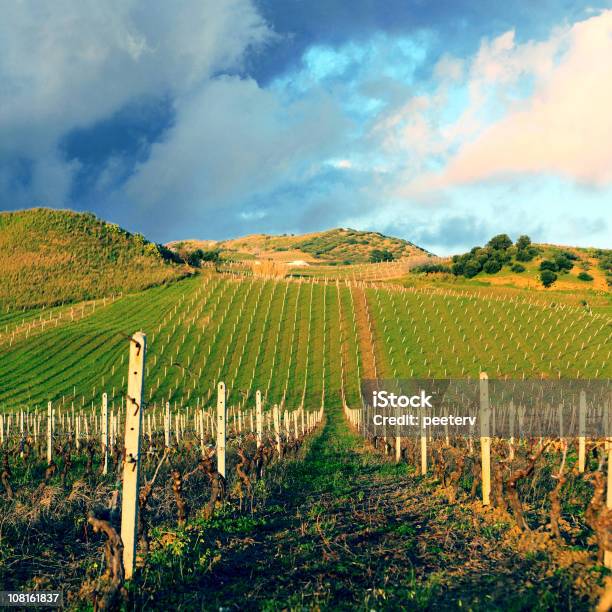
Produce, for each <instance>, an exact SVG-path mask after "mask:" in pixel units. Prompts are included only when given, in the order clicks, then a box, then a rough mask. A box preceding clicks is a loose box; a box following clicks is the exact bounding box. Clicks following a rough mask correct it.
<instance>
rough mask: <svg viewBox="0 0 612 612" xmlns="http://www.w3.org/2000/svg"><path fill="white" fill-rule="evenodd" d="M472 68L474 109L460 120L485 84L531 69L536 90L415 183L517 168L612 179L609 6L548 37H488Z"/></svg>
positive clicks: (602, 181)
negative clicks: (523, 41)
mask: <svg viewBox="0 0 612 612" xmlns="http://www.w3.org/2000/svg"><path fill="white" fill-rule="evenodd" d="M471 74H472V77H473V78H472V81H471V83H470V87H471V91H472V94H473V95H472V98H471V99H472V105H471V106H472V108H471V109H468V111H467V114H466V115H465V116H464V117H462V120H463V121H468V119H471V120H472V121H473V120H474V116H475V115H477V108H478V105H479V95H480V94H481V93H482V92H484V91H486V87H487V83H488V86H489V87H494V86H496V85H499V84H500V83H502V84H505V83H508V82H512V81H514V80H515V79H516V78H517V77H518V76H519V75H520V74H528V75H532V76H533V77H534V79H535V88H534V93H533V94H532V95H531V97H530V98H529V99H527V100H524V101H522V102H520V103H515V104H514V105H513V106H510V109H509V111H508V112H507V114H505V116H504V117H503V118H502V119H500V120H499V121H496V122H495V123H493V124H492V125H490V126H488V127H485V128H483V129H481V130H479V131H478V133H477V136H475V138H474V139H473V140H471V141H470V142H467V143H466V144H464V145H463V146H461V147H460V148H459V151H458V153H457V154H456V155H455V156H454V157H453V158H451V160H450V161H449V162H448V164H447V166H446V168H445V170H444V171H442V173H441V174H438V175H437V176H428V177H421V178H420V179H417V181H416V182H415V183H413V185H412V186H413V187H417V188H418V190H421V189H424V188H432V187H434V188H435V187H444V186H448V185H452V184H464V183H471V182H476V181H479V180H482V179H487V178H490V177H494V176H496V175H505V174H519V173H544V174H557V175H560V176H565V177H569V178H571V179H573V180H575V181H577V182H581V183H585V184H590V185H594V186H605V185H609V184H612V11H605V12H602V13H601V14H599V15H597V16H594V17H592V18H590V19H587V20H585V21H582V22H579V23H576V24H574V25H573V26H572V27H570V28H567V29H565V30H563V31H558V32H556V33H555V34H553V36H551V38H550V39H549V40H548V41H546V42H545V43H538V44H533V43H526V44H525V45H516V44H515V42H514V36H513V34H512V33H507V34H505V35H504V36H502V37H499V38H498V39H496V40H495V41H493V42H492V43H491V44H488V43H485V44H483V46H482V47H481V50H480V51H479V53H478V55H477V56H476V58H475V60H474V62H473V64H472V70H471ZM458 124H459V125H456V126H454V128H455V133H460V131H461V122H458ZM451 132H452V130H449V133H451Z"/></svg>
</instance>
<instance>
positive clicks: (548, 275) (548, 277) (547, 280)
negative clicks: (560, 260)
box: [540, 262, 557, 287]
mask: <svg viewBox="0 0 612 612" xmlns="http://www.w3.org/2000/svg"><path fill="white" fill-rule="evenodd" d="M542 263H544V262H542ZM540 280H541V281H542V285H544V287H550V286H551V285H552V284H553V283H554V282H555V281H556V280H557V275H556V274H555V273H554V272H553V271H552V270H548V269H544V270H542V272H540Z"/></svg>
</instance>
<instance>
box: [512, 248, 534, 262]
mask: <svg viewBox="0 0 612 612" xmlns="http://www.w3.org/2000/svg"><path fill="white" fill-rule="evenodd" d="M537 254H538V251H537V249H535V248H534V247H527V248H526V249H519V250H518V251H517V252H516V261H531V260H532V259H533V258H534V257H535V256H536V255H537Z"/></svg>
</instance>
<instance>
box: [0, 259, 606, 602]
mask: <svg viewBox="0 0 612 612" xmlns="http://www.w3.org/2000/svg"><path fill="white" fill-rule="evenodd" d="M392 266H397V264H372V265H371V266H370V267H369V268H368V266H367V265H366V264H363V265H359V266H352V268H353V270H352V271H350V273H349V268H351V266H346V268H347V270H344V269H343V267H337V268H338V269H337V272H338V273H337V274H336V275H335V276H333V275H332V272H330V273H329V274H324V275H316V274H312V275H305V276H297V277H289V278H278V277H275V276H265V275H262V274H253V273H252V268H249V267H246V266H239V265H236V266H226V267H222V268H221V269H220V271H218V270H215V268H214V267H204V268H202V270H201V271H200V273H198V274H195V275H190V276H189V277H187V278H183V279H180V280H176V281H175V282H172V283H168V284H161V285H158V286H156V287H152V288H149V289H146V290H143V291H137V292H132V293H127V292H126V293H115V294H112V293H111V294H109V295H107V296H106V297H98V298H95V299H91V300H88V301H84V302H79V303H72V304H63V305H62V304H59V305H55V306H45V307H38V308H31V309H23V308H20V307H16V306H14V305H11V304H6V305H5V306H4V307H3V310H2V314H1V315H0V407H1V414H0V447H1V453H2V475H1V482H2V488H1V493H0V509H1V511H2V515H3V516H4V517H5V518H4V522H3V525H2V541H1V544H0V554H1V556H0V580H1V581H2V582H3V584H6V585H7V586H8V587H10V588H14V589H19V588H22V587H24V585H28V586H29V587H37V588H43V589H44V588H60V586H61V587H63V588H64V590H65V591H66V593H67V597H69V598H70V605H74V606H75V607H78V606H81V605H84V602H90V603H91V602H94V606H95V607H97V608H98V609H111V608H113V607H114V606H117V605H119V603H120V602H122V601H128V600H129V601H131V602H132V604H133V605H136V606H144V605H145V604H146V605H152V604H151V601H152V600H153V599H155V602H156V603H155V605H158V606H160V607H161V606H162V605H179V604H180V605H182V606H185V607H186V608H189V607H190V606H193V605H198V606H203V605H204V604H203V602H204V601H206V602H207V603H206V604H205V607H207V609H208V608H210V609H218V607H219V606H225V605H228V604H232V603H233V605H236V606H238V607H240V606H241V604H242V605H245V606H246V607H255V608H260V607H266V606H268V607H270V608H272V609H275V608H277V607H286V606H287V605H290V606H296V607H300V606H304V607H309V606H321V605H322V606H329V607H332V608H337V607H342V606H345V607H350V606H363V605H372V606H380V607H386V606H387V604H388V607H390V608H393V607H397V606H398V605H400V606H401V605H406V601H410V602H412V603H413V605H415V606H417V607H428V606H432V605H435V602H436V601H437V598H438V597H441V596H443V597H448V598H449V600H448V601H449V605H450V606H451V607H454V606H457V605H460V602H461V601H463V599H462V598H464V599H465V602H467V603H468V604H469V605H473V607H474V608H475V609H487V606H488V605H489V604H491V605H492V606H493V607H503V604H504V599H503V597H502V595H501V592H502V590H503V589H498V590H497V591H496V592H493V591H495V589H493V591H492V593H491V599H490V600H487V599H486V598H485V599H482V598H481V593H480V592H478V589H474V590H471V589H470V588H468V587H467V586H466V587H465V588H463V589H461V588H458V587H457V588H455V587H454V586H453V585H452V584H451V582H450V581H449V580H450V577H453V576H454V577H453V578H452V580H456V581H459V583H461V581H464V582H465V581H466V580H468V579H467V577H466V575H465V574H462V567H461V565H460V564H458V563H457V559H456V555H454V557H453V558H454V559H455V560H454V561H452V562H451V561H450V560H449V559H450V558H451V557H452V556H453V555H451V548H452V547H463V550H464V554H469V555H470V556H471V557H470V558H471V563H472V566H471V570H470V571H473V572H474V573H476V572H478V571H488V572H492V573H495V572H501V571H502V570H501V569H495V568H496V567H497V566H496V564H495V563H493V561H491V563H490V564H489V565H488V566H486V563H487V561H486V560H487V558H490V559H491V560H493V559H496V558H497V557H496V555H498V553H496V552H495V550H496V548H497V547H499V546H500V545H503V546H504V547H506V552H504V553H499V554H501V555H502V556H503V557H504V563H507V564H508V565H509V566H511V565H512V563H513V561H512V558H514V560H515V561H516V560H517V559H520V560H521V563H522V562H524V563H525V564H526V565H525V568H524V569H521V570H520V572H519V578H518V579H520V580H522V581H524V583H525V584H527V583H532V580H533V575H537V572H547V574H546V575H547V576H548V578H547V579H546V580H545V581H544V583H543V585H542V586H541V587H538V588H536V587H533V588H531V587H530V588H527V589H526V590H524V592H522V593H521V592H520V589H519V591H517V594H516V597H518V599H517V600H516V604H517V606H518V607H519V608H520V607H521V606H527V607H529V606H530V605H531V604H533V602H535V601H537V600H538V597H540V596H542V594H543V593H549V594H550V592H551V590H553V591H554V590H555V589H558V588H559V589H561V590H560V591H559V592H558V593H557V594H556V595H555V597H558V599H555V600H554V601H553V600H551V605H553V604H554V605H553V607H554V606H557V607H564V606H566V605H570V604H571V605H572V606H573V607H577V608H588V607H589V606H592V605H594V602H595V599H596V598H599V596H600V594H601V592H602V584H603V581H604V578H605V575H606V571H607V570H605V569H604V567H603V561H604V554H605V551H608V550H610V542H609V533H610V522H609V521H610V511H609V509H607V508H609V504H610V501H609V498H610V493H609V490H610V486H609V485H606V482H605V474H607V473H609V470H608V471H606V470H607V467H606V466H607V465H608V464H609V458H608V454H609V453H607V452H606V451H607V447H605V446H604V444H603V442H602V441H601V440H586V441H585V443H584V445H583V446H582V447H580V448H583V451H580V448H578V446H577V447H576V448H574V445H573V441H571V440H570V443H566V442H564V440H562V439H556V440H536V441H525V442H520V443H519V442H517V443H516V444H512V443H511V442H509V441H508V440H504V439H502V438H493V439H492V440H491V441H490V443H489V447H486V448H490V450H489V455H488V457H489V459H488V460H487V461H488V463H487V462H483V460H482V456H483V454H482V453H483V443H482V440H479V439H476V440H475V441H474V442H473V443H472V442H470V443H469V444H468V443H467V442H465V441H463V442H462V441H460V440H435V441H434V440H426V444H425V448H424V447H423V442H422V440H418V439H410V438H401V439H400V438H397V439H394V438H393V437H391V436H390V435H375V436H372V435H365V436H364V434H366V432H365V430H364V429H363V427H362V423H363V419H364V418H365V417H364V413H363V410H364V409H363V407H362V399H361V381H362V380H364V379H385V378H389V379H390V378H441V379H445V378H459V379H472V380H475V381H477V380H478V379H479V377H480V376H481V373H482V372H487V373H488V374H489V376H490V377H491V378H494V379H521V380H522V379H538V380H551V381H552V380H560V379H566V378H598V379H608V378H610V375H611V374H612V369H611V367H612V366H611V365H610V363H611V361H610V356H611V348H612V347H611V344H610V332H611V328H610V319H609V317H608V316H607V315H606V314H602V313H592V312H590V311H588V310H586V309H584V308H579V307H576V306H573V305H569V304H566V303H563V302H556V303H553V302H550V301H549V302H546V301H542V300H540V301H537V300H531V299H528V298H527V297H525V296H522V297H506V296H493V295H488V296H479V295H476V294H473V293H467V292H461V291H452V290H442V289H438V290H433V289H422V288H420V289H414V288H405V287H402V286H400V285H399V284H398V285H396V284H390V283H382V282H379V281H380V280H381V278H385V276H384V274H385V273H384V272H383V274H382V275H381V272H380V271H381V270H386V269H388V270H390V271H391V270H395V271H394V272H392V273H391V272H390V274H389V276H390V277H392V276H393V275H394V274H395V273H396V271H397V268H392ZM329 268H330V269H331V268H334V266H329ZM361 268H363V270H362V269H361ZM139 329H140V330H143V332H144V333H145V334H146V340H144V339H141V340H138V339H137V338H141V336H138V335H136V336H133V334H134V332H135V331H136V330H139ZM135 338H136V340H135ZM142 338H144V337H142ZM135 342H136V344H138V346H139V347H141V348H143V352H144V344H145V343H146V359H145V358H142V364H141V365H142V368H141V370H138V372H139V376H140V377H141V379H142V381H144V384H142V385H141V387H142V395H141V396H140V398H139V396H138V393H139V389H140V387H139V386H138V385H136V387H134V384H135V383H134V381H132V380H131V379H130V376H131V375H132V374H133V371H134V368H133V367H132V365H131V364H132V361H131V360H133V359H135V357H134V354H133V353H134V346H135ZM134 363H135V362H134ZM129 364H130V367H129V368H128V365H129ZM220 383H222V384H221V385H220ZM141 408H144V409H143V410H141ZM134 419H136V420H134ZM349 424H350V425H349ZM134 430H135V431H137V432H138V435H137V436H136V437H135V438H134V437H133V435H132V433H131V432H132V431H134ZM130 444H133V445H134V446H130ZM485 446H486V445H485ZM580 452H583V453H584V457H583V461H579V454H580ZM136 463H139V466H135V464H136ZM485 464H486V465H488V464H490V465H491V466H492V468H491V472H490V473H489V472H487V469H484V472H483V466H484V465H485ZM136 467H137V469H138V471H137V472H134V470H136ZM133 473H138V474H139V476H138V477H136V479H135V480H134V476H133ZM487 482H490V483H491V484H490V491H489V495H490V499H487V500H484V499H483V490H484V489H486V488H487V486H489V485H487V484H486V483H487ZM130 483H131V484H130ZM606 486H607V487H608V488H607V490H608V493H607V495H608V502H607V504H608V506H606V502H605V495H606ZM126 487H131V489H129V490H128V489H126ZM136 500H138V501H136ZM483 501H486V503H484V504H483V503H482V502H483ZM126 504H127V506H126ZM130 504H131V505H130ZM406 504H409V506H406ZM407 513H408V514H407ZM125 517H131V519H130V520H132V523H133V525H132V527H130V528H128V529H127V530H126V528H125V525H124V524H123V522H124V521H125V520H126V518H125ZM385 517H386V518H385ZM444 517H446V518H444ZM470 517H472V518H471V519H470ZM385 520H386V521H387V522H385ZM446 520H450V521H452V522H453V523H452V524H453V525H455V526H456V527H457V529H459V530H460V531H461V530H463V533H464V536H463V539H462V542H463V543H462V544H461V543H460V542H459V539H457V538H454V539H453V538H450V540H449V537H450V536H449V534H448V533H447V534H446V536H444V534H443V525H444V524H445V521H446ZM466 521H467V523H466ZM470 521H472V522H470ZM424 524H427V525H428V527H427V528H426V529H425V528H424V527H423V525H424ZM130 532H131V533H132V535H133V541H131V540H129V539H126V534H127V533H130ZM376 534H378V535H376ZM120 536H121V537H120ZM398 538H399V540H401V541H402V544H401V545H400V548H399V549H398V550H401V551H403V552H401V554H400V552H397V551H396V553H394V552H393V547H392V542H395V541H397V540H398ZM470 541H474V542H478V546H479V547H480V548H481V549H482V550H483V551H485V553H484V556H483V557H482V558H480V557H478V558H477V557H474V556H473V555H472V553H468V551H467V547H468V546H469V542H470ZM449 542H450V543H449ZM131 547H134V548H133V550H134V551H136V553H135V555H132V561H130V557H129V554H128V557H126V552H125V551H126V550H131ZM402 547H403V548H402ZM449 547H450V548H449ZM102 548H103V549H104V560H103V561H102V562H101V561H100V551H101V549H102ZM279 549H282V550H284V553H283V554H284V555H286V558H284V560H279V559H278V558H277V557H278V555H277V554H276V553H275V552H274V551H275V550H279ZM351 551H360V552H351ZM435 551H438V553H436V554H434V552H435ZM543 551H547V552H543ZM266 553H268V554H270V555H271V558H266ZM487 555H488V557H487ZM126 559H127V562H126ZM530 559H532V560H533V564H534V569H533V575H532V570H530V569H528V568H527V564H528V562H529V560H530ZM132 563H133V564H134V565H133V567H132ZM300 563H301V565H300ZM253 564H262V565H265V566H267V567H268V569H269V570H270V571H271V572H276V576H274V580H275V581H272V577H271V576H267V577H262V578H258V579H257V580H256V588H255V590H254V591H253V593H251V594H249V593H250V591H248V589H249V588H250V586H251V585H250V579H249V578H248V577H247V575H250V574H249V572H252V566H253ZM445 566H446V567H447V568H448V570H449V571H448V576H447V577H445V578H443V577H442V573H443V569H444V568H445ZM500 567H501V566H500ZM504 567H505V566H504ZM300 568H301V569H300ZM579 568H587V569H586V570H585V572H584V573H583V574H580V573H579V571H578V570H579ZM133 570H134V571H135V573H134V578H133V579H132V571H133ZM536 570H537V571H536ZM296 572H298V573H296ZM299 572H302V573H299ZM364 572H365V573H364ZM387 572H391V574H393V575H395V577H396V578H395V580H396V581H398V582H397V585H395V584H387V582H386V579H385V575H386V573H387ZM432 572H433V574H432V576H433V575H436V576H437V578H436V580H437V582H436V581H434V579H433V578H432V576H429V574H430V573H432ZM577 572H578V573H577ZM502 573H503V572H502ZM279 574H281V576H279ZM285 575H286V576H285ZM328 575H329V576H335V577H336V578H337V580H338V584H332V583H333V582H334V580H332V579H328V578H326V576H328ZM178 576H180V578H179V577H178ZM579 576H582V583H580V584H578V583H577V582H576V581H577V580H578V578H579ZM359 577H361V578H359ZM174 579H176V580H179V581H180V585H181V587H180V589H178V590H175V591H173V589H172V588H170V584H171V583H172V580H174ZM509 579H510V575H506V574H504V575H503V576H501V575H499V576H497V580H498V581H499V582H500V584H505V585H506V586H505V588H508V582H507V581H508V580H509ZM291 580H297V581H298V582H299V584H300V585H301V591H300V592H301V595H299V596H297V595H295V593H293V592H292V590H291V587H290V582H291ZM360 580H361V582H360ZM467 584H469V580H468V582H467ZM342 585H344V586H342ZM572 585H573V586H572ZM561 586H562V588H561ZM200 589H208V591H206V592H204V591H202V592H201V593H200V592H199V590H200ZM342 589H344V591H343V590H342ZM538 589H539V590H538ZM247 591H248V592H247ZM548 596H550V597H553V595H548ZM521 597H522V598H523V599H521ZM204 598H208V599H204ZM147 602H148V603H147ZM245 602H246V603H245ZM401 602H404V603H403V604H402V603H401ZM215 606H216V608H215Z"/></svg>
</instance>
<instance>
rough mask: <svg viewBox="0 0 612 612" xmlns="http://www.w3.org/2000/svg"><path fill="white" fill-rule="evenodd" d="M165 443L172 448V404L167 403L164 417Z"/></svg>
mask: <svg viewBox="0 0 612 612" xmlns="http://www.w3.org/2000/svg"><path fill="white" fill-rule="evenodd" d="M164 443H165V445H166V448H170V402H166V413H165V415H164Z"/></svg>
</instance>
